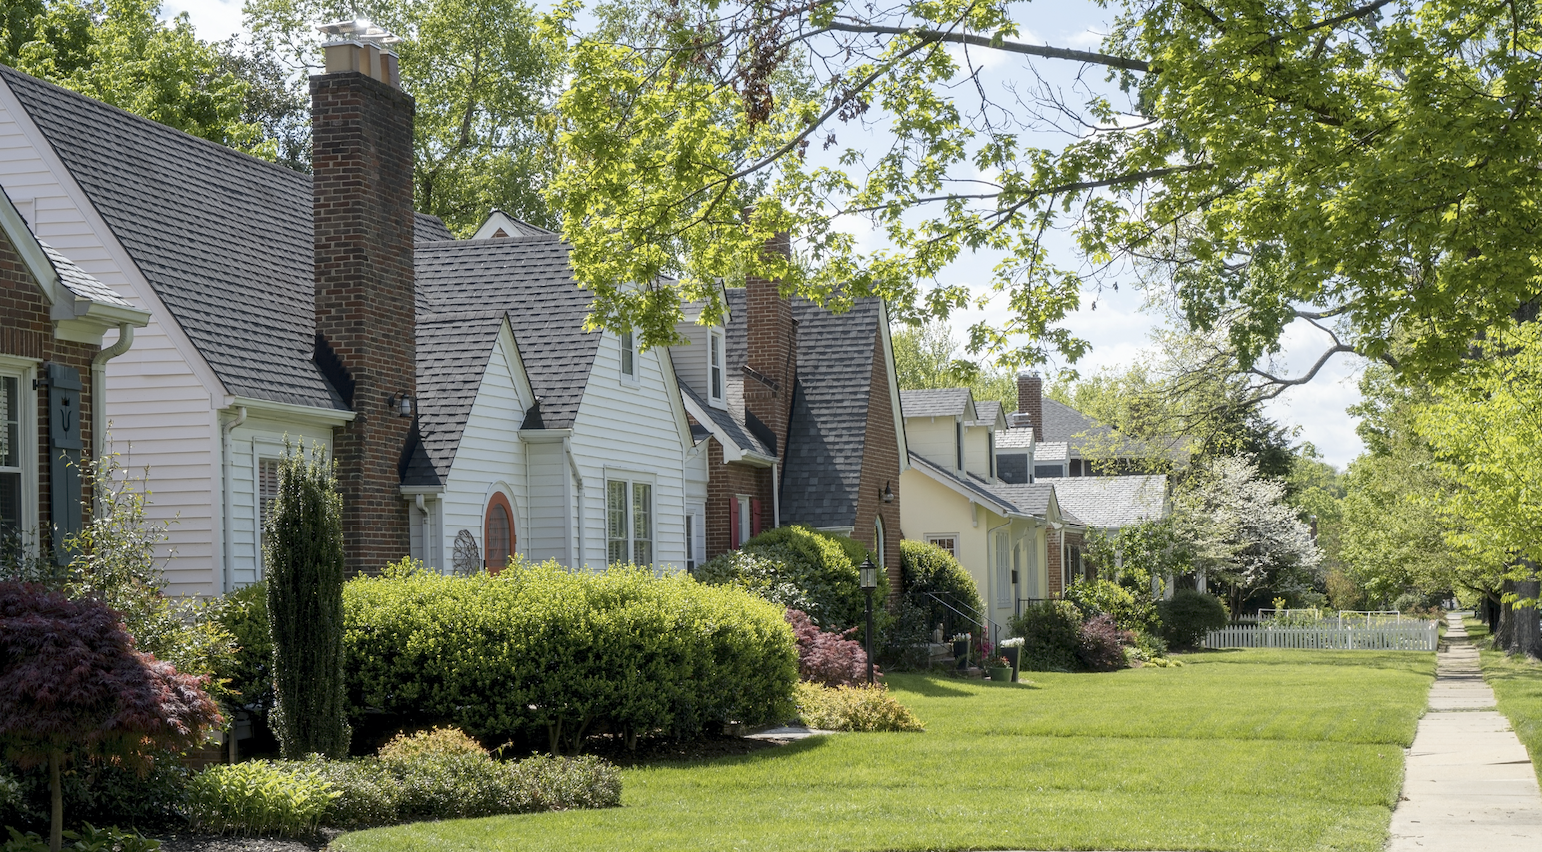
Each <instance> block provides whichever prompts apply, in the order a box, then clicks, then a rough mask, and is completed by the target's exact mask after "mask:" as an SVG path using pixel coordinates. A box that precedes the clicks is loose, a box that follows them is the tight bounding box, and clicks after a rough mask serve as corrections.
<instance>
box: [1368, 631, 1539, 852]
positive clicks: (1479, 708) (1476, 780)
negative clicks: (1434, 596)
mask: <svg viewBox="0 0 1542 852" xmlns="http://www.w3.org/2000/svg"><path fill="white" fill-rule="evenodd" d="M1447 627H1448V629H1447V631H1446V643H1447V649H1446V650H1444V651H1441V652H1440V653H1439V654H1438V656H1437V663H1436V673H1435V684H1434V686H1432V687H1431V688H1430V707H1429V712H1427V713H1425V714H1424V718H1423V719H1421V720H1420V721H1419V729H1418V732H1417V733H1415V734H1414V741H1413V747H1412V748H1410V749H1409V750H1408V758H1407V763H1406V769H1405V774H1404V776H1403V796H1402V800H1401V801H1399V802H1398V804H1397V809H1396V810H1395V811H1394V812H1393V814H1392V840H1391V842H1390V843H1389V844H1388V845H1387V852H1413V850H1424V849H1443V850H1452V849H1481V850H1483V852H1510V850H1515V852H1522V850H1524V852H1537V850H1538V849H1539V848H1542V793H1539V792H1538V790H1537V774H1536V771H1535V770H1534V769H1533V768H1532V765H1531V760H1530V759H1529V758H1528V757H1527V756H1526V747H1525V746H1523V745H1521V741H1520V740H1519V739H1518V738H1516V736H1515V732H1514V731H1512V730H1510V723H1509V722H1508V721H1506V720H1505V717H1503V716H1501V715H1500V714H1499V713H1498V712H1497V711H1495V710H1494V691H1493V690H1492V689H1490V688H1489V685H1488V684H1486V683H1484V682H1483V674H1482V672H1481V670H1480V669H1479V667H1478V649H1477V648H1475V647H1473V645H1472V643H1471V642H1470V641H1468V639H1467V629H1466V628H1465V627H1463V626H1462V619H1461V617H1460V616H1458V615H1454V614H1453V615H1449V616H1447Z"/></svg>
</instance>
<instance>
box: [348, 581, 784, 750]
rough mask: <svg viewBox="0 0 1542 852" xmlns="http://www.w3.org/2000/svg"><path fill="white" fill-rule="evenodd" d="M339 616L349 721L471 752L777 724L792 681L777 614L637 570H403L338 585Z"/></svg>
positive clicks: (727, 593) (745, 598)
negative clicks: (471, 745) (494, 746)
mask: <svg viewBox="0 0 1542 852" xmlns="http://www.w3.org/2000/svg"><path fill="white" fill-rule="evenodd" d="M344 615H345V626H346V631H345V645H346V649H347V670H348V672H349V677H350V684H349V686H350V700H351V703H352V706H353V709H354V712H356V713H357V712H360V711H362V709H363V708H365V707H373V708H378V709H380V710H384V711H386V712H389V713H393V714H396V715H398V716H400V717H402V718H404V719H405V720H406V721H408V722H409V723H410V724H415V725H424V726H427V725H436V724H450V725H455V726H457V727H459V728H460V729H462V730H463V731H465V732H466V733H467V734H469V735H470V736H472V737H475V738H477V739H478V740H481V741H483V742H501V741H506V740H509V739H513V738H515V737H520V736H529V737H536V738H540V737H542V736H544V737H545V739H546V742H547V744H548V746H549V747H550V748H551V750H552V751H554V752H559V753H560V752H562V751H569V752H574V751H577V750H578V749H579V748H580V747H581V746H582V744H583V741H584V738H585V736H586V735H587V734H588V733H589V732H592V731H594V730H595V729H596V728H597V727H601V726H603V727H604V728H606V729H607V730H609V731H612V732H616V733H620V734H622V735H624V736H625V738H626V740H627V742H628V744H631V745H635V743H636V741H637V738H638V737H641V736H646V735H650V734H667V735H670V736H676V737H688V736H694V735H697V734H699V733H701V732H702V731H704V730H709V729H713V726H716V725H720V724H722V723H724V722H730V721H737V722H744V723H747V724H760V723H765V722H774V721H781V720H782V719H785V718H786V717H787V715H788V713H789V712H790V710H791V706H792V705H791V699H792V686H793V683H794V682H795V681H796V680H797V676H798V656H797V648H796V646H795V644H794V641H793V634H792V629H791V628H790V627H789V626H788V625H787V622H786V621H785V620H783V617H782V616H783V610H782V609H781V608H780V607H777V606H775V605H773V604H770V603H767V602H765V601H764V600H761V599H759V598H757V597H755V596H753V595H751V594H747V593H746V592H744V591H741V590H738V589H733V588H727V587H723V586H711V585H706V584H703V583H698V582H696V581H695V580H693V579H691V578H690V577H687V576H684V575H674V576H667V577H658V576H655V575H654V574H653V573H652V572H650V571H647V570H645V569H638V568H626V567H615V568H612V569H610V570H609V571H606V572H604V573H600V574H588V573H575V572H570V571H568V570H566V569H565V568H562V567H561V566H559V565H556V564H555V563H543V564H530V563H526V562H522V561H520V560H517V559H516V560H514V561H513V562H512V563H511V565H510V566H509V567H508V568H507V569H505V570H504V571H502V572H500V573H499V574H498V575H497V576H489V575H487V574H486V573H481V574H477V575H473V576H469V577H448V576H443V575H441V574H437V573H433V572H428V571H423V570H420V569H418V568H416V567H415V566H414V565H412V564H411V563H407V562H403V563H399V564H397V565H395V566H392V567H391V568H390V569H389V570H387V571H386V572H385V574H383V575H382V576H380V577H377V578H369V577H360V578H357V579H354V580H351V581H349V583H348V584H347V587H346V589H345V590H344Z"/></svg>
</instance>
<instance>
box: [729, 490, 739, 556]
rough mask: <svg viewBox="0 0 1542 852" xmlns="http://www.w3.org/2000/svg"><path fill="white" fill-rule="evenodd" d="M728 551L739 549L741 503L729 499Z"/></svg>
mask: <svg viewBox="0 0 1542 852" xmlns="http://www.w3.org/2000/svg"><path fill="white" fill-rule="evenodd" d="M728 549H729V550H738V549H739V501H738V500H737V499H735V498H733V497H729V498H728Z"/></svg>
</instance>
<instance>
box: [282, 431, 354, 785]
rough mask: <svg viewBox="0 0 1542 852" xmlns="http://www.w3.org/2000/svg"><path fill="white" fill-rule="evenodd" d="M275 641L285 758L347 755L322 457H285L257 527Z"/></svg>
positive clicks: (334, 526)
mask: <svg viewBox="0 0 1542 852" xmlns="http://www.w3.org/2000/svg"><path fill="white" fill-rule="evenodd" d="M263 531H264V533H265V536H266V540H265V541H264V543H263V555H264V556H265V557H266V563H265V565H266V567H267V583H268V614H269V624H270V629H271V631H272V640H273V693H274V698H275V707H274V711H273V714H272V727H273V732H274V733H275V734H276V735H277V736H278V741H279V747H280V749H281V750H282V752H283V754H284V756H285V757H288V758H300V757H304V756H305V755H307V754H324V755H328V756H331V757H342V756H344V755H346V754H347V753H348V740H349V730H348V721H347V700H346V687H345V685H344V682H343V518H342V498H340V497H339V496H338V493H337V478H336V474H335V473H334V471H333V467H332V465H331V464H330V463H329V462H328V461H327V459H326V453H325V451H324V450H323V449H322V448H321V447H320V446H316V447H314V448H313V449H312V450H311V451H310V452H308V453H307V452H306V451H305V448H304V447H296V448H294V449H293V450H291V451H289V452H286V453H285V455H284V459H283V461H282V462H280V463H279V468H278V493H277V494H276V495H275V497H274V499H273V505H272V507H271V508H270V509H269V513H268V517H266V518H264V519H263Z"/></svg>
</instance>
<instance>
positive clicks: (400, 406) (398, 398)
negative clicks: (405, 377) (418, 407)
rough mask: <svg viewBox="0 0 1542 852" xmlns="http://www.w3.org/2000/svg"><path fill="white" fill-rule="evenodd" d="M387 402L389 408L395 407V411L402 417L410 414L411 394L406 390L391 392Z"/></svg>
mask: <svg viewBox="0 0 1542 852" xmlns="http://www.w3.org/2000/svg"><path fill="white" fill-rule="evenodd" d="M387 404H388V405H389V406H390V407H391V408H394V409H396V413H397V414H399V415H401V416H402V417H411V416H412V394H409V393H407V392H406V391H402V392H401V393H393V394H391V399H390V401H389V402H388V403H387Z"/></svg>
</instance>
